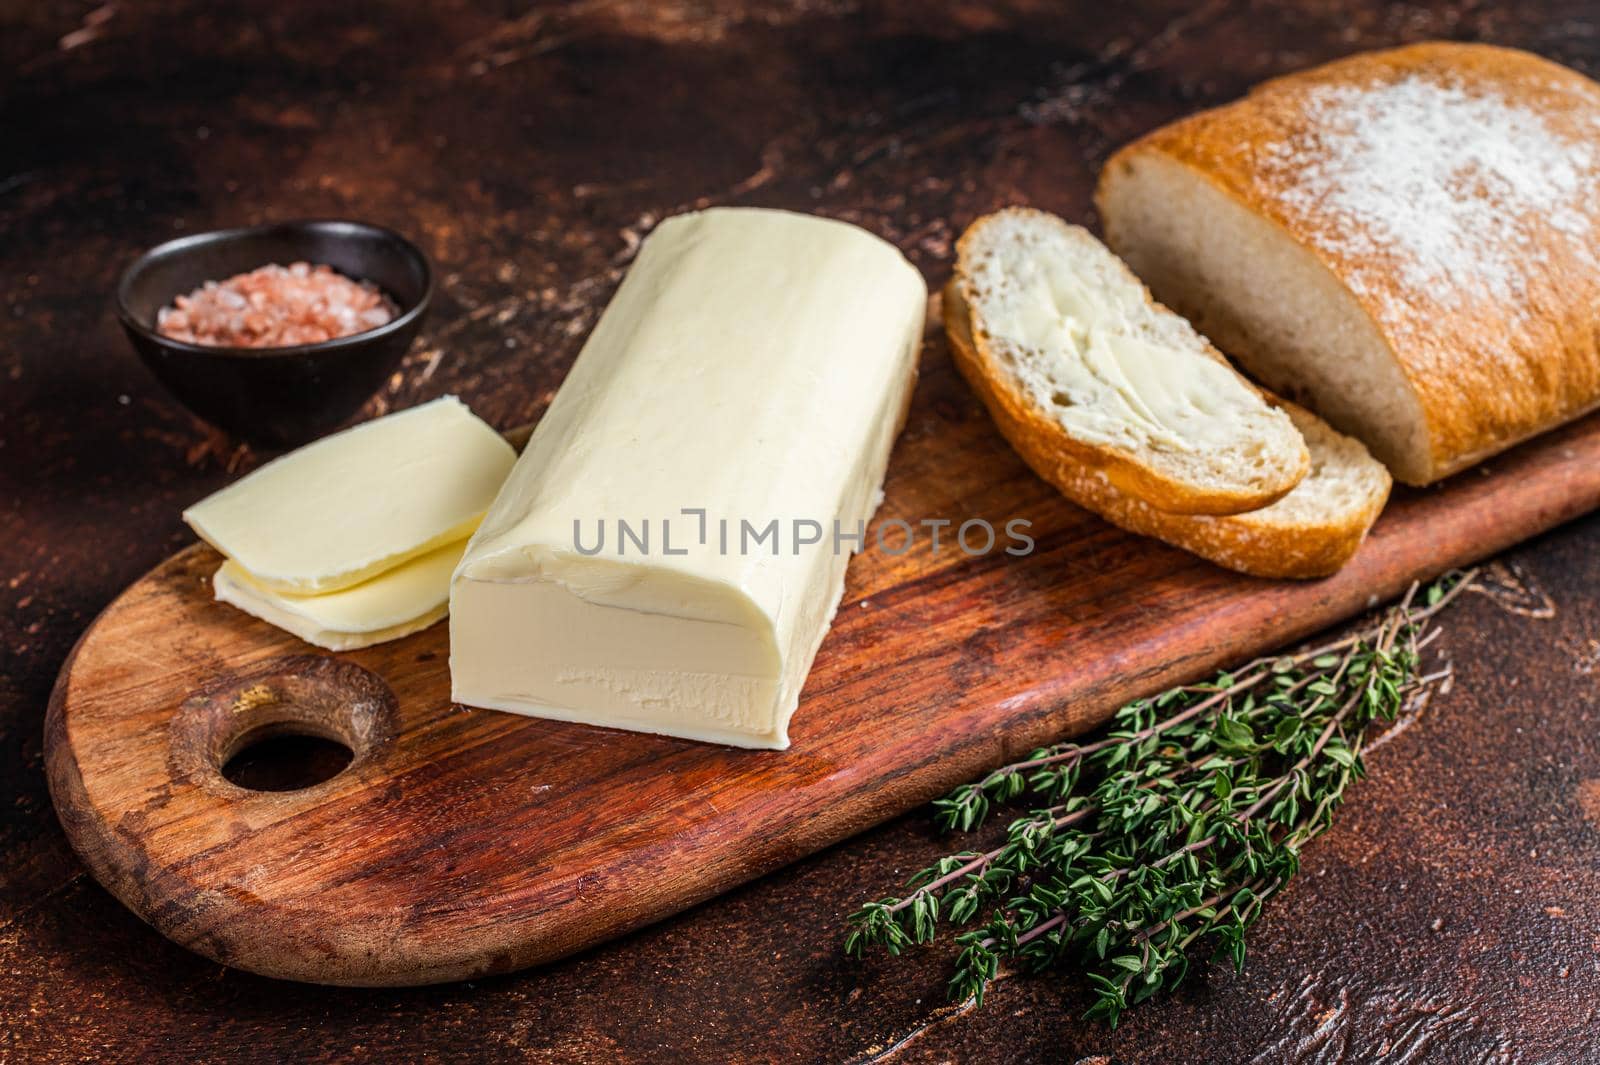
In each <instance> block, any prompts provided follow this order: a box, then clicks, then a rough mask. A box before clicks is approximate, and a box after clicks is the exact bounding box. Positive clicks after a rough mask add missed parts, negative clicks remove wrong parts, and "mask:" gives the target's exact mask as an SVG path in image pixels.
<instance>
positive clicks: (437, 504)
mask: <svg viewBox="0 0 1600 1065" xmlns="http://www.w3.org/2000/svg"><path fill="white" fill-rule="evenodd" d="M515 462H516V452H514V451H513V450H512V448H511V445H510V444H508V443H506V441H505V439H504V438H502V437H501V436H500V434H499V433H496V432H495V431H494V430H493V429H491V428H490V427H489V426H488V425H486V424H484V423H483V422H482V421H480V420H479V419H478V418H477V417H476V416H475V415H474V414H473V413H472V412H471V411H470V410H468V409H467V407H466V405H465V404H464V403H462V402H461V401H460V400H459V399H456V398H455V397H454V396H445V397H444V398H442V399H436V400H434V401H433V402H432V403H424V404H422V405H421V406H419V407H413V408H411V409H410V410H406V411H401V412H399V413H397V414H390V415H387V416H386V417H383V418H376V419H374V420H372V421H370V422H364V423H363V424H361V425H358V426H356V427H354V428H352V429H346V430H345V431H343V432H341V433H335V434H334V435H333V436H330V437H326V438H324V439H322V440H318V441H317V442H316V443H314V444H309V445H307V446H306V447H303V448H300V449H299V450H297V451H291V452H290V453H289V454H287V455H284V456H283V457H281V458H278V459H275V460H274V461H272V462H269V463H267V464H266V465H265V466H263V467H261V468H260V469H259V470H256V471H255V472H254V473H251V474H250V475H249V476H247V477H244V478H242V479H240V480H239V481H237V482H235V483H234V484H232V485H229V486H228V487H227V488H224V489H223V490H222V491H220V492H217V493H216V494H215V495H212V496H209V497H207V498H205V499H203V500H201V501H200V502H199V503H196V504H195V505H194V506H192V507H190V508H189V509H188V510H186V511H184V513H183V520H184V521H186V522H188V523H189V525H190V527H191V528H193V529H194V531H195V532H196V533H197V534H199V536H200V538H201V539H202V540H204V541H206V543H208V544H210V545H211V546H212V547H215V548H216V549H217V550H218V551H220V552H222V553H223V554H224V555H226V556H228V558H230V559H232V560H233V561H234V562H237V563H238V564H239V565H240V566H241V567H242V568H243V569H245V570H246V571H248V572H249V575H250V576H251V577H252V578H254V580H255V582H256V583H257V584H259V585H261V586H263V587H266V588H271V589H274V590H277V591H281V592H288V593H291V594H295V595H308V594H312V593H318V592H330V591H336V590H338V589H340V588H348V587H350V586H352V585H355V584H359V583H360V582H362V581H364V580H366V579H368V578H369V577H372V576H374V575H376V574H378V573H381V572H383V571H384V570H388V569H392V568H393V567H395V566H397V565H399V564H400V563H402V562H405V561H406V560H408V559H412V558H416V557H417V556H419V555H422V554H424V553H426V552H429V551H432V550H433V549H434V548H436V547H440V546H442V545H444V544H448V543H453V542H454V541H456V540H462V539H465V538H466V537H467V536H468V535H470V534H471V533H472V530H473V529H474V528H476V527H477V524H478V521H479V520H480V519H481V518H482V517H483V514H484V512H485V511H486V510H488V508H489V504H490V503H491V502H492V501H493V500H494V497H495V493H496V492H498V491H499V490H500V485H501V483H502V482H504V481H505V478H506V475H507V474H508V473H509V472H510V471H511V467H512V465H513V464H514V463H515Z"/></svg>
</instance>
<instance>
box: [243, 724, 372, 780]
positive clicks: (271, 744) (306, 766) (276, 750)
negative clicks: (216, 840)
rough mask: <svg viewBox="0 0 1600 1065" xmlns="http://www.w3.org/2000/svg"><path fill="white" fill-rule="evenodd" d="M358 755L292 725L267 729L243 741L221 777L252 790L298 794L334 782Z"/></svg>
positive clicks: (245, 737)
mask: <svg viewBox="0 0 1600 1065" xmlns="http://www.w3.org/2000/svg"><path fill="white" fill-rule="evenodd" d="M355 756H356V753H355V752H354V751H352V750H351V749H350V748H349V747H347V746H345V745H344V744H343V743H341V742H339V741H338V740H336V739H333V738H332V737H329V736H318V735H314V734H311V733H309V732H305V731H301V730H300V729H299V728H298V727H297V726H295V725H293V724H286V725H283V726H278V727H274V726H268V727H267V728H265V729H262V730H260V731H258V732H256V733H253V734H251V735H247V736H244V737H242V738H241V742H240V744H239V750H237V751H235V752H234V753H233V754H232V755H231V756H230V757H229V758H228V760H227V761H226V762H224V763H223V765H222V775H223V777H224V778H225V779H226V780H227V781H228V782H229V783H231V784H237V785H239V787H241V788H248V789H249V790H251V791H299V790H300V789H301V788H309V787H313V786H315V785H317V784H321V783H322V782H323V781H325V780H332V779H333V778H334V777H336V776H338V775H339V774H340V773H342V772H344V771H345V768H346V767H347V766H349V765H350V762H351V760H352V759H353V758H355Z"/></svg>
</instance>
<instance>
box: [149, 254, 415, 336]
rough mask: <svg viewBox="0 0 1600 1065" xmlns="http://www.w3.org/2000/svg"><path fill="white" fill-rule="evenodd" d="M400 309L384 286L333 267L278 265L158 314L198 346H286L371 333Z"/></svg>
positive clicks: (165, 325) (209, 287) (208, 288)
mask: <svg viewBox="0 0 1600 1065" xmlns="http://www.w3.org/2000/svg"><path fill="white" fill-rule="evenodd" d="M396 313H397V309H396V307H395V305H394V302H393V301H392V300H390V299H389V297H387V296H385V295H384V294H383V293H382V292H381V291H379V290H378V288H377V287H376V286H374V285H372V284H370V283H368V282H365V281H352V280H351V279H350V278H348V277H345V276H344V275H343V274H340V273H338V272H336V271H335V270H334V269H333V268H332V267H331V266H324V265H317V266H312V265H311V264H310V263H303V262H301V263H290V264H289V265H288V266H286V267H285V266H279V265H277V264H276V263H273V264H269V265H267V266H263V267H260V268H259V269H256V270H252V271H250V272H249V273H245V274H238V275H236V276H234V277H230V278H228V279H227V280H226V281H207V282H206V283H205V284H204V285H201V286H200V287H199V288H197V289H195V290H194V291H193V292H191V293H189V294H188V295H187V296H179V297H178V298H177V299H176V300H174V301H173V306H171V307H166V308H163V309H162V311H161V312H160V313H159V314H158V315H157V316H156V328H157V330H158V331H159V332H160V333H161V334H162V335H163V336H168V337H171V338H172V339H174V340H182V341H186V342H188V343H190V344H205V345H208V346H212V347H231V348H279V347H288V346H290V345H294V344H317V343H321V342H322V341H324V340H332V339H334V338H335V337H343V336H351V335H353V334H355V333H364V332H366V331H367V330H369V329H376V328H378V327H379V326H381V325H387V324H388V323H389V322H391V321H393V320H394V317H395V314H396Z"/></svg>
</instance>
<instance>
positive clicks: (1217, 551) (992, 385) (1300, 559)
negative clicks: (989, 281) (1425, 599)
mask: <svg viewBox="0 0 1600 1065" xmlns="http://www.w3.org/2000/svg"><path fill="white" fill-rule="evenodd" d="M944 323H945V334H946V336H948V338H949V340H950V349H951V353H952V355H953V356H954V358H955V361H956V365H957V366H958V367H959V368H960V369H961V371H962V373H963V374H964V375H965V376H966V378H967V380H968V381H970V382H971V383H972V386H973V388H974V390H975V391H976V392H977V393H978V396H979V397H980V398H981V399H982V400H983V403H984V405H985V406H986V407H987V408H988V409H989V412H990V414H991V415H992V416H993V417H994V419H995V422H996V424H997V425H998V426H999V427H1000V431H1001V433H1002V434H1003V435H1004V436H1005V437H1006V438H1007V439H1008V440H1010V441H1011V443H1012V446H1013V447H1015V448H1016V449H1017V451H1018V453H1019V454H1021V456H1022V457H1023V459H1024V460H1025V461H1026V462H1027V463H1028V465H1029V466H1031V467H1032V468H1033V469H1034V471H1035V472H1036V473H1038V474H1039V476H1041V477H1043V478H1044V479H1045V480H1047V481H1049V482H1050V483H1051V484H1052V485H1054V486H1055V487H1056V488H1058V489H1060V491H1061V492H1062V493H1063V494H1064V495H1065V496H1066V497H1067V498H1068V499H1071V500H1072V501H1073V502H1074V503H1077V504H1078V505H1079V506H1081V507H1083V508H1085V509H1086V510H1091V511H1094V512H1095V513H1096V514H1099V515H1100V516H1101V517H1103V518H1105V519H1106V520H1107V521H1110V522H1111V523H1112V524H1114V525H1118V526H1121V527H1122V528H1124V529H1127V530H1129V531H1131V532H1136V533H1139V534H1140V535H1143V536H1151V537H1155V538H1156V539H1158V540H1162V541H1164V542H1166V543H1169V544H1172V545H1173V546H1175V547H1180V548H1183V549H1184V550H1186V551H1190V552H1192V553H1194V554H1196V555H1199V556H1200V557H1201V558H1205V559H1209V560H1210V561H1212V562H1215V563H1216V564H1217V565H1219V566H1225V567H1227V568H1228V569H1233V570H1237V571H1239V572H1241V573H1249V574H1253V575H1255V576H1258V577H1297V578H1310V577H1323V576H1327V575H1328V574H1330V573H1333V572H1335V571H1336V570H1338V569H1339V568H1340V567H1341V566H1343V565H1344V564H1345V563H1346V562H1348V561H1349V560H1350V558H1351V557H1352V556H1353V555H1354V554H1355V553H1356V549H1357V548H1359V547H1360V546H1361V543H1362V541H1363V540H1364V539H1366V535H1367V531H1368V530H1369V529H1370V528H1371V527H1372V523H1373V522H1375V521H1376V520H1377V519H1378V515H1379V513H1381V512H1382V510H1383V506H1384V503H1385V502H1386V501H1387V500H1388V498H1389V489H1390V487H1391V484H1392V482H1391V480H1390V477H1389V473H1388V471H1387V470H1385V469H1384V467H1383V464H1382V463H1380V462H1378V461H1377V460H1376V459H1374V458H1373V457H1372V456H1371V455H1370V454H1368V453H1367V449H1366V448H1365V447H1363V446H1362V445H1361V443H1360V442H1359V441H1357V440H1354V439H1352V438H1350V437H1348V436H1344V435H1343V434H1341V433H1338V432H1336V431H1334V430H1333V429H1332V428H1331V427H1330V426H1329V425H1328V424H1327V423H1326V422H1324V421H1323V420H1322V419H1320V418H1318V417H1317V416H1316V415H1314V414H1312V413H1311V412H1310V411H1307V410H1305V409H1303V408H1300V407H1297V406H1294V405H1293V404H1285V405H1284V407H1285V410H1286V411H1287V413H1288V416H1289V417H1290V418H1291V419H1292V420H1293V422H1294V426H1295V428H1296V429H1297V430H1298V431H1299V432H1300V434H1301V436H1302V437H1303V438H1304V440H1305V442H1306V444H1307V446H1308V447H1309V450H1310V455H1311V470H1310V473H1309V474H1307V476H1306V478H1305V479H1304V480H1302V481H1301V482H1300V483H1299V484H1298V485H1296V486H1295V488H1294V490H1293V491H1291V492H1290V493H1289V494H1288V495H1286V496H1284V497H1283V498H1282V499H1280V500H1278V501H1277V502H1275V503H1272V504H1271V505H1269V506H1266V507H1262V508H1261V509H1259V510H1253V511H1249V512H1247V513H1243V514H1232V515H1221V516H1210V515H1188V514H1171V513H1167V512H1165V511H1162V510H1158V509H1156V508H1155V507H1152V506H1150V505H1149V504H1148V503H1145V502H1143V501H1142V500H1140V499H1138V498H1136V497H1134V496H1132V495H1129V494H1128V493H1126V492H1124V491H1122V490H1121V489H1119V488H1118V487H1117V486H1116V485H1114V484H1113V483H1112V482H1111V480H1110V479H1109V478H1108V477H1107V476H1106V475H1105V473H1104V471H1102V470H1098V469H1094V468H1091V467H1088V466H1084V465H1082V464H1078V463H1075V462H1073V461H1072V460H1070V459H1066V458H1063V457H1062V456H1060V455H1059V454H1057V453H1055V452H1052V451H1049V450H1040V449H1039V448H1038V447H1037V446H1036V440H1037V438H1036V437H1035V436H1033V435H1031V434H1030V433H1029V432H1028V431H1027V427H1026V426H1025V425H1023V424H1021V423H1019V422H1018V420H1017V419H1016V418H1015V416H1014V414H1013V407H1012V405H1011V404H1010V403H1009V402H1007V401H1006V398H1005V396H1004V395H1003V394H1002V389H1003V388H1004V385H1003V384H1002V383H1000V382H998V381H996V380H995V379H994V378H992V377H991V376H990V375H989V374H988V373H987V371H986V370H985V369H984V364H983V362H982V360H981V358H980V356H979V354H978V350H977V344H976V342H975V340H974V337H973V333H972V329H971V318H970V316H969V314H968V310H967V306H966V304H965V302H964V300H963V299H962V297H961V294H960V292H959V291H958V290H957V286H956V285H955V284H954V283H953V282H952V283H951V284H950V285H949V286H948V287H947V288H946V289H945V294H944Z"/></svg>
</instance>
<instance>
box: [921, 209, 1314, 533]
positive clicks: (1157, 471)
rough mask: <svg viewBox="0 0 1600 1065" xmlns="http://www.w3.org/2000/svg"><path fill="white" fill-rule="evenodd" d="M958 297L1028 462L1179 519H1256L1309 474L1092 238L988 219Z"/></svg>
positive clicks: (976, 227) (1022, 214)
mask: <svg viewBox="0 0 1600 1065" xmlns="http://www.w3.org/2000/svg"><path fill="white" fill-rule="evenodd" d="M952 286H953V288H954V290H955V291H956V293H957V294H958V295H959V297H960V299H961V302H962V305H963V306H965V307H966V308H968V314H969V315H970V319H971V323H970V329H971V334H972V337H973V348H972V358H973V360H974V361H973V366H972V369H973V371H974V373H975V375H976V376H977V377H979V378H981V379H982V380H984V381H985V382H987V383H988V385H989V386H990V390H991V392H992V395H993V402H994V403H997V404H1000V405H1001V406H1002V407H1004V409H1005V422H1006V424H1008V425H1009V426H1010V427H1011V428H1010V429H1009V430H1008V432H1007V436H1008V437H1010V438H1011V441H1012V443H1013V445H1014V446H1016V447H1017V449H1018V450H1019V451H1023V452H1024V454H1031V455H1033V456H1036V457H1038V458H1040V459H1045V458H1046V457H1048V458H1049V460H1050V461H1052V462H1054V463H1058V464H1060V465H1061V468H1062V469H1063V470H1072V471H1078V470H1082V469H1085V468H1087V469H1090V470H1098V471H1100V472H1101V473H1102V474H1103V475H1104V477H1105V479H1106V480H1107V482H1108V483H1109V484H1111V485H1113V486H1115V488H1117V489H1118V490H1119V491H1121V492H1123V493H1125V494H1127V495H1128V496H1131V497H1133V498H1135V499H1138V500H1141V501H1143V502H1144V503H1146V504H1148V505H1149V506H1151V507H1154V508H1155V509H1157V510H1162V511H1168V512H1171V513H1175V514H1234V513H1239V512H1241V511H1247V510H1255V509H1258V508H1260V507H1263V506H1266V505H1267V504H1269V503H1272V502H1273V501H1274V500H1277V499H1280V498H1282V497H1283V496H1284V495H1285V494H1287V493H1288V492H1289V491H1290V490H1291V489H1292V488H1294V486H1295V485H1296V484H1298V483H1299V482H1300V480H1301V478H1303V477H1304V476H1305V475H1306V471H1307V470H1308V469H1309V467H1310V459H1309V456H1308V455H1307V452H1306V447H1305V444H1304V443H1303V442H1302V441H1301V439H1300V434H1299V433H1298V432H1296V431H1295V428H1294V424H1293V423H1292V422H1291V421H1290V419H1289V416H1288V415H1287V414H1285V413H1284V412H1283V411H1281V410H1278V409H1277V408H1275V407H1273V406H1272V405H1271V404H1270V403H1269V402H1268V401H1267V400H1266V399H1265V398H1264V397H1263V395H1262V394H1261V393H1260V392H1259V391H1258V390H1257V389H1256V388H1255V387H1254V386H1253V385H1251V384H1250V383H1249V382H1248V381H1246V380H1245V379H1244V378H1243V377H1241V376H1239V374H1238V373H1236V372H1235V371H1234V370H1233V368H1232V367H1231V366H1229V365H1228V363H1227V361H1226V360H1225V359H1223V358H1222V356H1221V355H1220V354H1219V353H1218V352H1217V351H1216V349H1215V348H1213V347H1212V346H1211V344H1210V343H1209V342H1208V341H1207V340H1206V339H1205V338H1204V337H1202V336H1201V335H1200V334H1198V333H1196V332H1195V331H1194V329H1193V328H1192V327H1191V326H1190V325H1189V323H1188V322H1186V321H1184V320H1183V319H1182V318H1180V317H1178V316H1177V315H1175V314H1173V313H1172V312H1171V311H1169V310H1167V309H1166V308H1165V307H1163V306H1161V305H1160V304H1158V303H1155V302H1154V301H1153V300H1151V298H1150V294H1149V292H1148V291H1147V290H1146V289H1145V287H1144V286H1143V285H1142V284H1141V283H1140V282H1139V280H1138V278H1136V277H1134V276H1133V274H1132V273H1131V272H1130V271H1129V270H1128V268H1127V267H1126V266H1124V265H1123V264H1122V262H1121V261H1120V260H1118V259H1117V257H1116V256H1115V255H1113V254H1111V252H1110V251H1109V250H1107V249H1106V247H1105V246H1104V245H1102V244H1101V243H1100V242H1099V241H1098V240H1096V239H1095V238H1094V237H1093V236H1091V235H1090V234H1089V232H1088V231H1087V230H1084V229H1082V228H1080V227H1078V226H1073V225H1068V224H1067V223H1066V222H1064V221H1062V220H1061V219H1059V218H1057V217H1055V216H1054V215H1051V214H1047V213H1045V212H1043V211H1035V210H1031V209H1028V208H1020V207H1013V208H1008V209H1006V210H1003V211H999V212H996V213H995V214H991V215H986V216H984V217H983V218H980V219H978V220H977V221H976V222H974V223H973V224H972V225H971V226H970V227H968V229H967V231H966V232H965V233H964V234H962V237H961V240H960V241H959V243H958V244H957V255H956V269H955V277H954V279H953V281H952ZM969 376H973V374H969ZM997 417H998V416H997Z"/></svg>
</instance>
